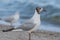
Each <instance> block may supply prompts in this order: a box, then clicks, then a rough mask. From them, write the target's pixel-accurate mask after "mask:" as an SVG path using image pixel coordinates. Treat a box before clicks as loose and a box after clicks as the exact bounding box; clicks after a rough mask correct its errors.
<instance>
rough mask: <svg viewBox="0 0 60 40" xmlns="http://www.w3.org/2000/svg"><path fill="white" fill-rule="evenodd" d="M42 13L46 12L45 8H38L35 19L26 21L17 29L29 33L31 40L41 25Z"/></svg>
mask: <svg viewBox="0 0 60 40" xmlns="http://www.w3.org/2000/svg"><path fill="white" fill-rule="evenodd" d="M42 11H45V10H44V9H43V8H40V7H36V9H35V13H34V15H33V17H32V18H31V19H29V20H26V21H25V22H24V23H22V24H21V25H20V26H19V27H17V28H16V29H22V30H23V31H27V32H28V33H29V40H31V33H32V32H34V31H36V30H37V29H38V28H39V26H40V24H41V20H40V13H41V12H42Z"/></svg>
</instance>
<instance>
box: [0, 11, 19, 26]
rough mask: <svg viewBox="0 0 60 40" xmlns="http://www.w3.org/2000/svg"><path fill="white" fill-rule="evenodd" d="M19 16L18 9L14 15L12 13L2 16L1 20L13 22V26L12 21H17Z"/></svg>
mask: <svg viewBox="0 0 60 40" xmlns="http://www.w3.org/2000/svg"><path fill="white" fill-rule="evenodd" d="M19 17H20V15H19V11H17V12H16V13H15V14H14V15H11V16H8V17H5V18H0V20H3V21H6V22H9V23H11V26H12V23H14V22H17V21H18V19H19Z"/></svg>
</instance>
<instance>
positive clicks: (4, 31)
mask: <svg viewBox="0 0 60 40" xmlns="http://www.w3.org/2000/svg"><path fill="white" fill-rule="evenodd" d="M14 29H15V28H11V29H7V30H2V32H9V31H12V30H14Z"/></svg>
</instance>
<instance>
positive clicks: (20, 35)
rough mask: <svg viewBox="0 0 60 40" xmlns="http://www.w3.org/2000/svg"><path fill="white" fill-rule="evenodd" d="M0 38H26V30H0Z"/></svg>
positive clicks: (10, 39)
mask: <svg viewBox="0 0 60 40" xmlns="http://www.w3.org/2000/svg"><path fill="white" fill-rule="evenodd" d="M0 40H28V33H26V32H0Z"/></svg>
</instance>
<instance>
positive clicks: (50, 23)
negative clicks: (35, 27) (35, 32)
mask: <svg viewBox="0 0 60 40" xmlns="http://www.w3.org/2000/svg"><path fill="white" fill-rule="evenodd" d="M37 6H40V7H44V8H45V9H46V10H47V12H42V13H41V26H40V28H39V29H40V30H47V31H55V32H60V27H59V26H60V0H0V17H6V16H10V15H13V14H14V13H15V12H16V11H17V10H19V11H20V15H21V19H20V20H19V21H18V22H17V23H15V24H16V25H20V23H22V22H24V21H25V20H26V19H30V18H31V17H32V16H33V15H34V9H35V8H36V7H37ZM0 23H3V24H9V23H6V22H4V21H0ZM16 25H15V26H16Z"/></svg>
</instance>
